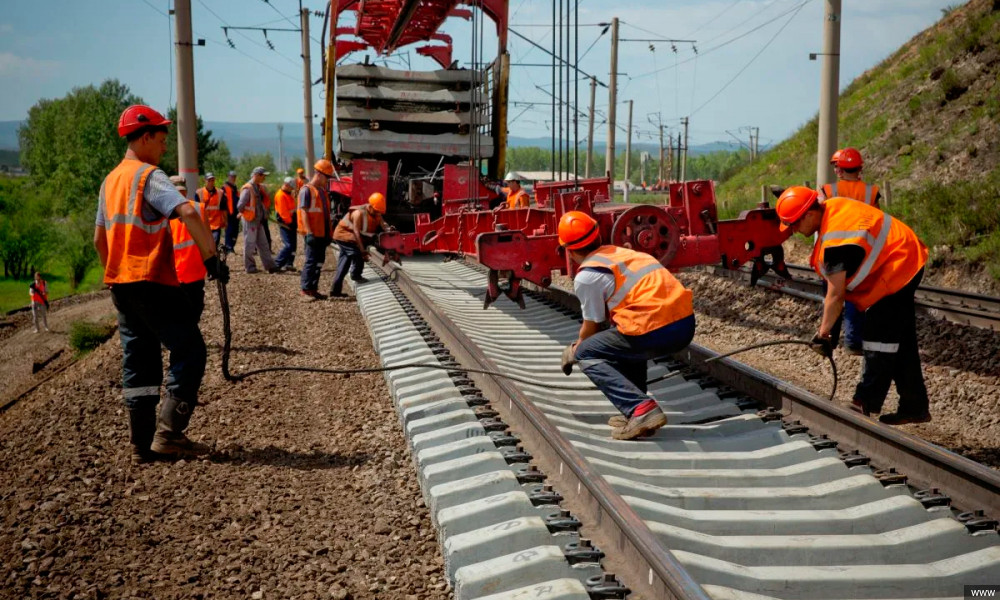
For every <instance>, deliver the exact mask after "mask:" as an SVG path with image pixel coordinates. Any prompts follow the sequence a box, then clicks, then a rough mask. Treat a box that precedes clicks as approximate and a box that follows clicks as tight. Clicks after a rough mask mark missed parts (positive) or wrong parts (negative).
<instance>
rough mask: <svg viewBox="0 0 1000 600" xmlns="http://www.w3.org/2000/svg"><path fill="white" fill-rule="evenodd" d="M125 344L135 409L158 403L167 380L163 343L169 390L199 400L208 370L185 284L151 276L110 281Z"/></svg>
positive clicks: (126, 381) (126, 376)
mask: <svg viewBox="0 0 1000 600" xmlns="http://www.w3.org/2000/svg"><path fill="white" fill-rule="evenodd" d="M111 300H112V301H113V302H114V305H115V308H117V309H118V337H119V339H120V340H121V344H122V387H123V388H124V394H125V404H126V406H128V407H129V408H130V409H131V408H137V407H139V406H140V405H144V404H146V405H148V403H150V402H151V403H152V404H154V405H155V403H156V401H157V399H158V397H159V394H160V384H161V383H162V382H163V362H162V360H161V358H160V346H161V345H163V346H165V347H166V348H167V350H168V351H169V353H170V366H169V369H168V373H167V385H166V389H167V394H168V395H170V396H172V397H173V398H176V399H177V400H179V401H181V402H187V403H189V404H190V405H192V406H194V405H195V404H197V401H198V388H199V387H201V378H202V376H204V374H205V354H206V353H205V341H204V340H203V339H202V337H201V332H200V331H199V330H198V322H197V321H196V320H195V318H194V312H195V311H194V309H193V308H192V307H191V305H190V301H189V300H188V297H187V296H186V295H185V294H184V291H183V290H181V288H180V287H175V286H169V285H162V284H159V283H152V282H148V281H140V282H136V283H117V284H114V285H112V286H111Z"/></svg>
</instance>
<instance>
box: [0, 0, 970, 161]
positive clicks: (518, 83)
mask: <svg viewBox="0 0 1000 600" xmlns="http://www.w3.org/2000/svg"><path fill="white" fill-rule="evenodd" d="M954 2H955V0H878V1H877V2H873V1H869V0H844V3H843V4H844V13H843V30H842V50H841V54H842V56H841V59H842V62H841V86H842V87H843V86H846V85H847V84H848V83H849V82H850V81H851V80H852V79H853V78H854V77H856V76H857V75H859V74H861V73H862V72H864V71H865V70H866V69H868V68H870V67H872V66H874V65H875V64H877V63H878V62H879V61H880V60H882V59H883V58H885V57H886V56H888V55H889V54H890V53H891V52H892V51H893V50H895V49H896V48H897V47H898V46H899V45H901V44H902V43H904V42H905V41H906V40H908V39H909V38H910V37H912V36H913V35H914V34H916V33H918V32H919V31H921V30H922V29H924V28H926V27H928V26H929V25H931V24H932V23H934V22H935V21H936V20H938V19H939V18H940V16H941V9H942V8H943V7H945V6H948V5H950V4H953V3H954ZM4 4H5V7H4V9H3V11H0V89H2V90H3V94H2V96H0V120H17V119H23V118H24V117H25V115H26V113H27V110H28V108H29V107H30V106H31V105H32V104H34V103H35V102H37V101H38V100H39V99H40V98H51V97H58V96H61V95H63V94H65V93H66V92H68V91H69V90H70V89H72V88H73V87H75V86H81V85H87V84H90V83H99V82H100V81H102V80H103V79H106V78H110V77H115V78H118V79H120V80H121V81H123V82H124V83H126V84H127V85H128V86H129V87H130V88H131V89H132V91H133V92H134V93H136V94H138V95H139V96H141V97H143V98H144V99H145V100H146V101H147V102H149V103H150V104H152V105H154V106H155V107H157V108H161V109H165V108H166V107H167V106H168V103H170V102H172V101H173V99H174V95H173V93H172V87H173V79H172V76H171V58H172V47H171V45H170V38H169V35H170V26H169V23H168V20H167V18H166V17H165V16H164V14H162V13H166V12H167V7H168V0H117V1H113V0H88V1H86V2H83V1H81V0H37V1H34V2H30V1H27V0H6V1H5V2H4ZM192 4H193V7H192V10H193V21H194V30H195V37H203V38H206V40H207V45H206V46H205V47H199V48H195V76H196V80H195V89H196V94H197V97H196V104H197V109H198V112H199V113H200V114H201V115H202V116H203V117H204V118H205V119H206V120H210V121H253V122H274V121H279V122H286V123H300V122H301V114H302V87H301V83H300V81H301V74H302V68H301V59H300V58H299V52H300V49H299V39H298V36H297V34H294V33H284V32H276V31H272V32H270V33H269V34H268V37H269V39H270V40H271V41H272V42H273V43H274V45H275V48H276V50H275V51H271V50H269V49H267V47H266V46H265V45H264V38H263V35H262V34H260V33H258V32H246V33H244V34H240V33H236V32H230V37H231V38H232V40H233V42H234V43H235V44H236V50H233V49H230V48H229V46H228V44H227V43H226V40H225V36H224V34H223V32H222V30H221V26H222V24H223V20H224V21H225V22H226V23H227V24H229V25H247V26H258V25H259V26H263V27H274V28H281V27H292V23H290V22H289V21H288V20H286V17H287V18H290V19H291V21H293V22H294V23H295V24H297V23H298V18H297V15H296V13H297V9H298V3H297V0H269V2H265V0H193V2H192ZM305 5H306V6H307V7H308V8H311V9H313V10H320V9H322V8H323V3H322V2H321V1H319V0H305ZM823 7H824V1H823V0H699V1H695V0H678V1H670V0H634V1H629V2H618V3H614V2H598V1H597V0H580V2H579V21H580V24H581V28H580V40H579V44H580V53H581V54H582V53H583V52H584V50H585V49H586V48H587V47H588V46H590V45H591V43H592V42H594V40H597V41H596V43H595V44H594V46H593V48H592V49H591V50H590V52H589V54H587V55H586V57H585V58H584V59H583V60H581V62H580V68H581V69H582V70H583V71H585V72H588V73H592V74H594V75H596V76H597V77H598V78H600V79H602V80H604V81H607V76H608V72H609V61H608V52H609V47H610V43H609V36H608V35H604V36H603V37H601V36H600V35H599V34H600V31H601V28H600V27H596V26H590V25H592V24H596V23H601V22H607V21H609V20H610V19H611V17H613V16H618V17H619V18H620V20H621V21H622V25H621V31H620V37H621V38H649V37H670V38H679V39H695V40H696V43H695V44H694V45H695V46H697V48H698V50H699V52H700V54H699V55H698V56H697V58H696V57H695V53H694V52H693V49H692V44H687V43H679V44H677V53H676V54H675V53H674V52H673V51H672V50H671V49H670V47H669V46H670V45H669V44H666V43H654V47H655V48H654V50H653V51H650V49H649V44H648V43H646V42H622V44H621V49H620V55H619V72H620V73H626V74H627V75H621V76H620V78H619V90H620V91H619V100H620V101H627V100H629V99H632V100H634V101H635V107H634V117H633V119H634V123H635V126H636V129H637V130H638V131H639V136H640V137H639V140H638V141H648V140H649V137H648V135H649V133H652V132H653V131H654V128H653V127H652V126H651V125H650V123H649V122H650V120H656V119H657V118H658V117H657V113H658V115H659V118H662V121H663V123H664V124H665V125H667V126H668V127H669V128H671V129H672V130H673V131H677V129H678V126H679V120H680V118H681V117H682V116H685V115H690V116H691V134H690V135H691V143H692V144H699V143H706V142H710V141H714V140H732V137H730V135H729V134H728V133H727V131H730V132H733V133H738V129H739V128H740V127H743V126H750V125H752V126H757V127H760V132H761V133H760V135H761V141H762V142H764V143H766V142H769V141H779V140H781V139H782V138H784V137H786V136H787V135H788V134H790V133H791V132H793V131H794V130H795V129H796V128H797V127H799V126H800V125H801V124H803V123H804V122H806V121H807V120H808V119H810V118H811V117H812V116H813V115H814V114H815V113H816V107H817V106H818V102H819V100H818V96H819V73H820V63H819V62H818V61H816V62H814V61H810V60H808V53H809V52H819V51H820V50H821V44H822V39H821V35H822V15H823ZM510 11H511V15H512V16H511V23H512V29H514V30H516V31H518V32H519V33H521V34H523V35H525V36H527V37H529V38H532V39H534V40H537V41H539V43H540V44H541V45H543V46H545V47H549V46H550V45H551V43H552V37H551V36H552V31H551V28H550V26H549V25H550V23H551V2H549V1H547V0H511V4H510ZM213 12H214V13H216V14H212V13H213ZM216 15H218V16H216ZM220 17H221V19H220ZM351 22H352V19H351V18H350V17H348V18H346V19H345V20H343V21H342V22H341V25H345V24H349V23H351ZM311 26H312V28H313V37H315V38H316V39H319V37H320V27H321V26H322V21H321V19H318V18H313V19H312V21H311ZM758 27H759V28H758ZM643 30H645V31H643ZM751 30H755V31H751ZM444 31H445V32H447V33H450V34H451V35H452V36H453V37H454V39H455V42H454V45H455V53H454V57H455V58H457V59H459V60H462V61H463V62H465V61H468V60H470V52H469V47H470V38H471V29H470V27H469V25H468V24H467V23H465V22H463V21H460V20H456V19H452V20H450V21H449V22H448V23H447V24H446V25H445V28H444ZM779 31H780V32H779ZM650 32H654V33H655V34H656V35H655V36H654V35H653V34H652V33H650ZM744 34H745V35H744ZM740 36H743V37H740ZM487 38H489V39H486V40H484V45H485V47H486V48H492V47H493V44H494V43H495V42H494V41H493V40H494V39H495V38H494V37H493V36H487ZM598 38H600V39H598ZM735 38H739V39H735ZM731 40H733V41H731ZM720 44H725V45H722V46H721V47H718V48H717V49H714V50H713V48H715V47H717V46H720ZM709 50H711V51H709ZM510 51H511V54H512V57H513V62H514V63H515V66H514V67H513V68H512V76H511V77H512V79H511V94H510V98H511V100H513V101H516V102H547V101H548V96H547V95H546V94H545V92H543V91H542V90H540V89H538V87H542V88H547V86H549V85H550V77H551V76H550V70H549V69H548V68H535V67H527V66H524V67H521V66H517V63H548V61H549V59H548V57H547V56H546V55H545V54H544V53H543V52H541V51H540V50H537V49H533V48H532V47H531V46H530V45H529V44H528V43H527V42H524V41H522V40H520V39H518V38H517V37H516V36H513V35H512V36H511V42H510ZM758 52H759V53H760V54H759V56H757V57H756V58H753V57H754V56H755V55H757V54H758ZM488 54H489V57H490V58H492V55H493V53H490V52H488ZM318 55H319V49H318V45H317V46H314V48H313V58H314V64H313V77H314V78H317V77H318V76H319V58H318ZM355 56H356V57H357V58H358V59H360V58H361V56H362V55H361V54H357V55H355ZM406 58H409V59H411V63H412V66H413V68H420V69H423V68H434V64H433V63H432V62H430V61H429V59H426V58H423V57H420V56H417V55H416V53H415V52H413V51H412V50H411V51H410V52H409V53H408V56H407V57H394V58H393V59H391V64H396V65H398V64H402V62H403V61H404V60H405V59H406ZM675 62H676V63H678V66H676V67H675V66H674V65H675ZM679 63H683V64H679ZM741 69H742V70H743V72H742V73H741V74H740V75H739V76H738V77H735V79H734V76H736V75H737V73H738V72H739V71H740V70H741ZM657 70H660V72H659V73H654V72H655V71H657ZM726 84H728V87H727V88H725V90H724V91H722V93H719V94H718V96H716V97H715V98H714V100H712V99H711V98H712V97H713V96H715V95H716V93H717V92H719V90H720V89H722V88H723V86H724V85H726ZM536 86H537V87H536ZM320 88H321V86H316V87H315V88H314V111H315V112H317V113H318V112H320V110H321V108H320V107H321V106H322V99H321V96H322V93H321V89H320ZM588 97H589V87H588V85H587V84H586V83H582V84H581V86H580V92H579V98H580V105H581V109H582V110H586V105H587V102H588ZM607 102H608V99H607V92H606V90H604V89H603V88H598V98H597V107H598V111H599V112H603V111H606V109H607ZM525 109H526V110H525ZM625 112H626V108H625V106H624V104H622V105H620V106H619V109H618V114H619V122H620V123H621V124H624V119H625ZM519 113H520V114H519ZM510 116H511V118H512V122H511V124H510V131H511V134H512V135H514V136H520V137H548V136H549V135H550V133H549V129H548V127H550V124H549V120H550V117H551V115H550V109H549V108H547V107H533V108H528V107H527V106H522V105H516V106H512V107H511V112H510ZM515 117H516V118H515ZM600 120H601V119H600V118H598V122H600ZM580 132H581V133H580V136H581V141H582V139H583V136H584V135H585V132H586V123H585V122H584V121H582V120H581V123H580ZM740 135H741V136H742V137H745V135H744V134H740ZM605 136H606V127H600V126H599V127H597V130H596V132H595V137H596V138H597V139H598V140H603V139H604V138H605ZM618 140H619V144H623V142H624V140H623V138H622V134H621V133H620V132H619V134H618Z"/></svg>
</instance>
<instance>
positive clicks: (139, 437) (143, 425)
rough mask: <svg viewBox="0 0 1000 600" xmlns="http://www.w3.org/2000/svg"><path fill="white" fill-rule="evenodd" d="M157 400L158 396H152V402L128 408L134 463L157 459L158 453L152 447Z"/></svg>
mask: <svg viewBox="0 0 1000 600" xmlns="http://www.w3.org/2000/svg"><path fill="white" fill-rule="evenodd" d="M156 400H157V398H152V402H141V403H139V404H138V405H137V406H135V407H134V408H130V409H128V424H129V430H130V436H129V441H131V442H132V463H133V464H137V465H139V464H144V463H148V462H152V461H154V460H156V459H157V454H156V453H155V452H153V451H152V450H151V449H150V445H151V444H152V443H153V435H154V434H155V433H156Z"/></svg>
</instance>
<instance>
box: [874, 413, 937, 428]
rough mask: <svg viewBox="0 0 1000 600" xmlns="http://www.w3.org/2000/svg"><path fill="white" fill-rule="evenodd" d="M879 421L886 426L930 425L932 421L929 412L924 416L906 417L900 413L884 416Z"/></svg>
mask: <svg viewBox="0 0 1000 600" xmlns="http://www.w3.org/2000/svg"><path fill="white" fill-rule="evenodd" d="M878 420H879V421H880V422H882V423H885V424H886V425H909V424H910V423H929V422H930V420H931V413H929V412H927V413H924V414H922V415H904V414H901V413H898V412H894V413H889V414H887V415H882V416H881V417H879V418H878Z"/></svg>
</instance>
